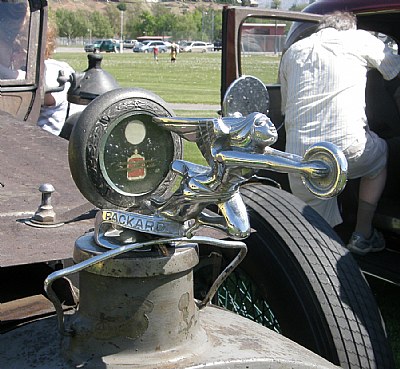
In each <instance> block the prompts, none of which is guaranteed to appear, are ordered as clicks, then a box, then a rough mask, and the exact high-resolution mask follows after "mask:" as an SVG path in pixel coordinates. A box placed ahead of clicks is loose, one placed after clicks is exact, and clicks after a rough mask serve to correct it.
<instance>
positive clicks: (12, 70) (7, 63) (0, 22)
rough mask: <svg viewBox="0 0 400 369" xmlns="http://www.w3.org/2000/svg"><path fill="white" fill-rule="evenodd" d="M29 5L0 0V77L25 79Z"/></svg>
mask: <svg viewBox="0 0 400 369" xmlns="http://www.w3.org/2000/svg"><path fill="white" fill-rule="evenodd" d="M28 27H29V5H28V2H27V1H25V2H24V1H22V2H18V3H14V2H5V1H0V78H1V79H25V78H26V71H27V55H28V54H27V51H28V41H29V39H28V37H29V34H28V31H29V29H28Z"/></svg>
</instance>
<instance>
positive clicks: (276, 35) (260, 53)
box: [240, 17, 293, 84]
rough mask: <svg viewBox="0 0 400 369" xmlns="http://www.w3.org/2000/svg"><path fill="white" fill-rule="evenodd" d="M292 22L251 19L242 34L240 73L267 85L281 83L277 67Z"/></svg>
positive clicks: (243, 26)
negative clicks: (253, 77)
mask: <svg viewBox="0 0 400 369" xmlns="http://www.w3.org/2000/svg"><path fill="white" fill-rule="evenodd" d="M292 23H293V22H292V21H287V20H279V19H276V18H273V19H268V18H267V19H265V18H256V17H249V18H248V19H246V21H245V22H244V23H243V24H242V26H241V29H240V32H241V38H240V54H241V58H240V60H241V74H242V75H252V76H255V77H257V78H259V79H260V80H262V81H263V82H264V83H265V84H274V83H276V82H277V81H278V68H279V63H280V59H281V56H282V52H283V50H284V48H285V43H286V39H287V35H288V32H289V29H290V27H291V25H292Z"/></svg>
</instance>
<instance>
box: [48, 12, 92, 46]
mask: <svg viewBox="0 0 400 369" xmlns="http://www.w3.org/2000/svg"><path fill="white" fill-rule="evenodd" d="M55 19H56V22H57V28H58V34H59V36H61V37H68V39H71V38H74V37H80V36H84V35H86V34H87V29H88V26H89V22H88V19H87V17H86V15H85V14H84V12H83V11H79V10H78V11H76V12H73V11H69V10H65V9H59V10H57V11H56V14H55Z"/></svg>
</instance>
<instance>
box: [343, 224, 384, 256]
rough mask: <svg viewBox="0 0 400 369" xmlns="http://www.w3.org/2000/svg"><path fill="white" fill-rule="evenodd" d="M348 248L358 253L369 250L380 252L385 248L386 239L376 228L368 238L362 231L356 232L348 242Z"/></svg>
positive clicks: (365, 252) (363, 253)
mask: <svg viewBox="0 0 400 369" xmlns="http://www.w3.org/2000/svg"><path fill="white" fill-rule="evenodd" d="M347 248H348V249H349V250H350V251H351V252H354V253H355V254H358V255H365V254H367V253H368V252H378V251H382V250H383V249H384V248H385V239H384V238H383V236H382V234H381V233H380V232H378V231H377V230H376V229H374V231H373V233H372V236H371V237H370V238H369V239H366V238H365V237H364V236H363V235H361V234H360V233H357V232H354V233H353V234H352V235H351V238H350V241H349V243H348V244H347Z"/></svg>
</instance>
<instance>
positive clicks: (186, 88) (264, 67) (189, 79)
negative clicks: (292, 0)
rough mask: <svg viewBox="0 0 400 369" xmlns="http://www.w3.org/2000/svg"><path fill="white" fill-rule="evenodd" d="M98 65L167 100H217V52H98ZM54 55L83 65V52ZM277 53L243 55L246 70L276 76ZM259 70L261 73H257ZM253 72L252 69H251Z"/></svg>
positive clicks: (264, 77)
mask: <svg viewBox="0 0 400 369" xmlns="http://www.w3.org/2000/svg"><path fill="white" fill-rule="evenodd" d="M101 55H102V56H103V61H102V68H103V69H104V70H106V71H107V72H109V73H111V75H113V76H114V77H115V79H116V80H117V82H118V83H119V84H120V86H121V87H140V88H144V89H147V90H150V91H152V92H154V93H155V94H157V95H159V96H160V97H162V98H163V99H164V100H165V101H167V102H169V103H191V104H195V103H197V104H219V102H220V85H221V53H219V52H215V53H214V52H213V53H204V54H197V53H196V54H192V53H180V54H178V57H177V61H176V63H174V64H172V63H171V62H170V58H169V54H168V53H165V54H160V55H159V58H158V59H159V60H158V62H155V61H154V59H153V55H152V54H151V53H150V54H144V53H133V52H125V53H123V54H111V53H110V54H104V53H103V54H101ZM54 58H55V59H58V60H63V61H66V62H67V63H69V64H70V65H71V66H72V67H73V68H74V69H75V70H76V71H83V70H85V69H86V68H87V55H86V54H85V53H83V52H81V53H69V52H64V53H56V54H54ZM278 63H279V59H278V57H274V56H272V57H267V56H265V55H262V56H256V55H253V56H252V57H251V58H250V57H249V58H247V59H246V74H248V75H253V74H255V72H256V70H258V72H259V73H258V74H257V76H258V77H259V78H261V77H262V80H263V81H265V82H270V81H271V82H272V81H275V80H276V74H277V72H276V71H277V68H278ZM260 71H261V72H262V73H261V74H262V76H260ZM252 72H254V73H252Z"/></svg>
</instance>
